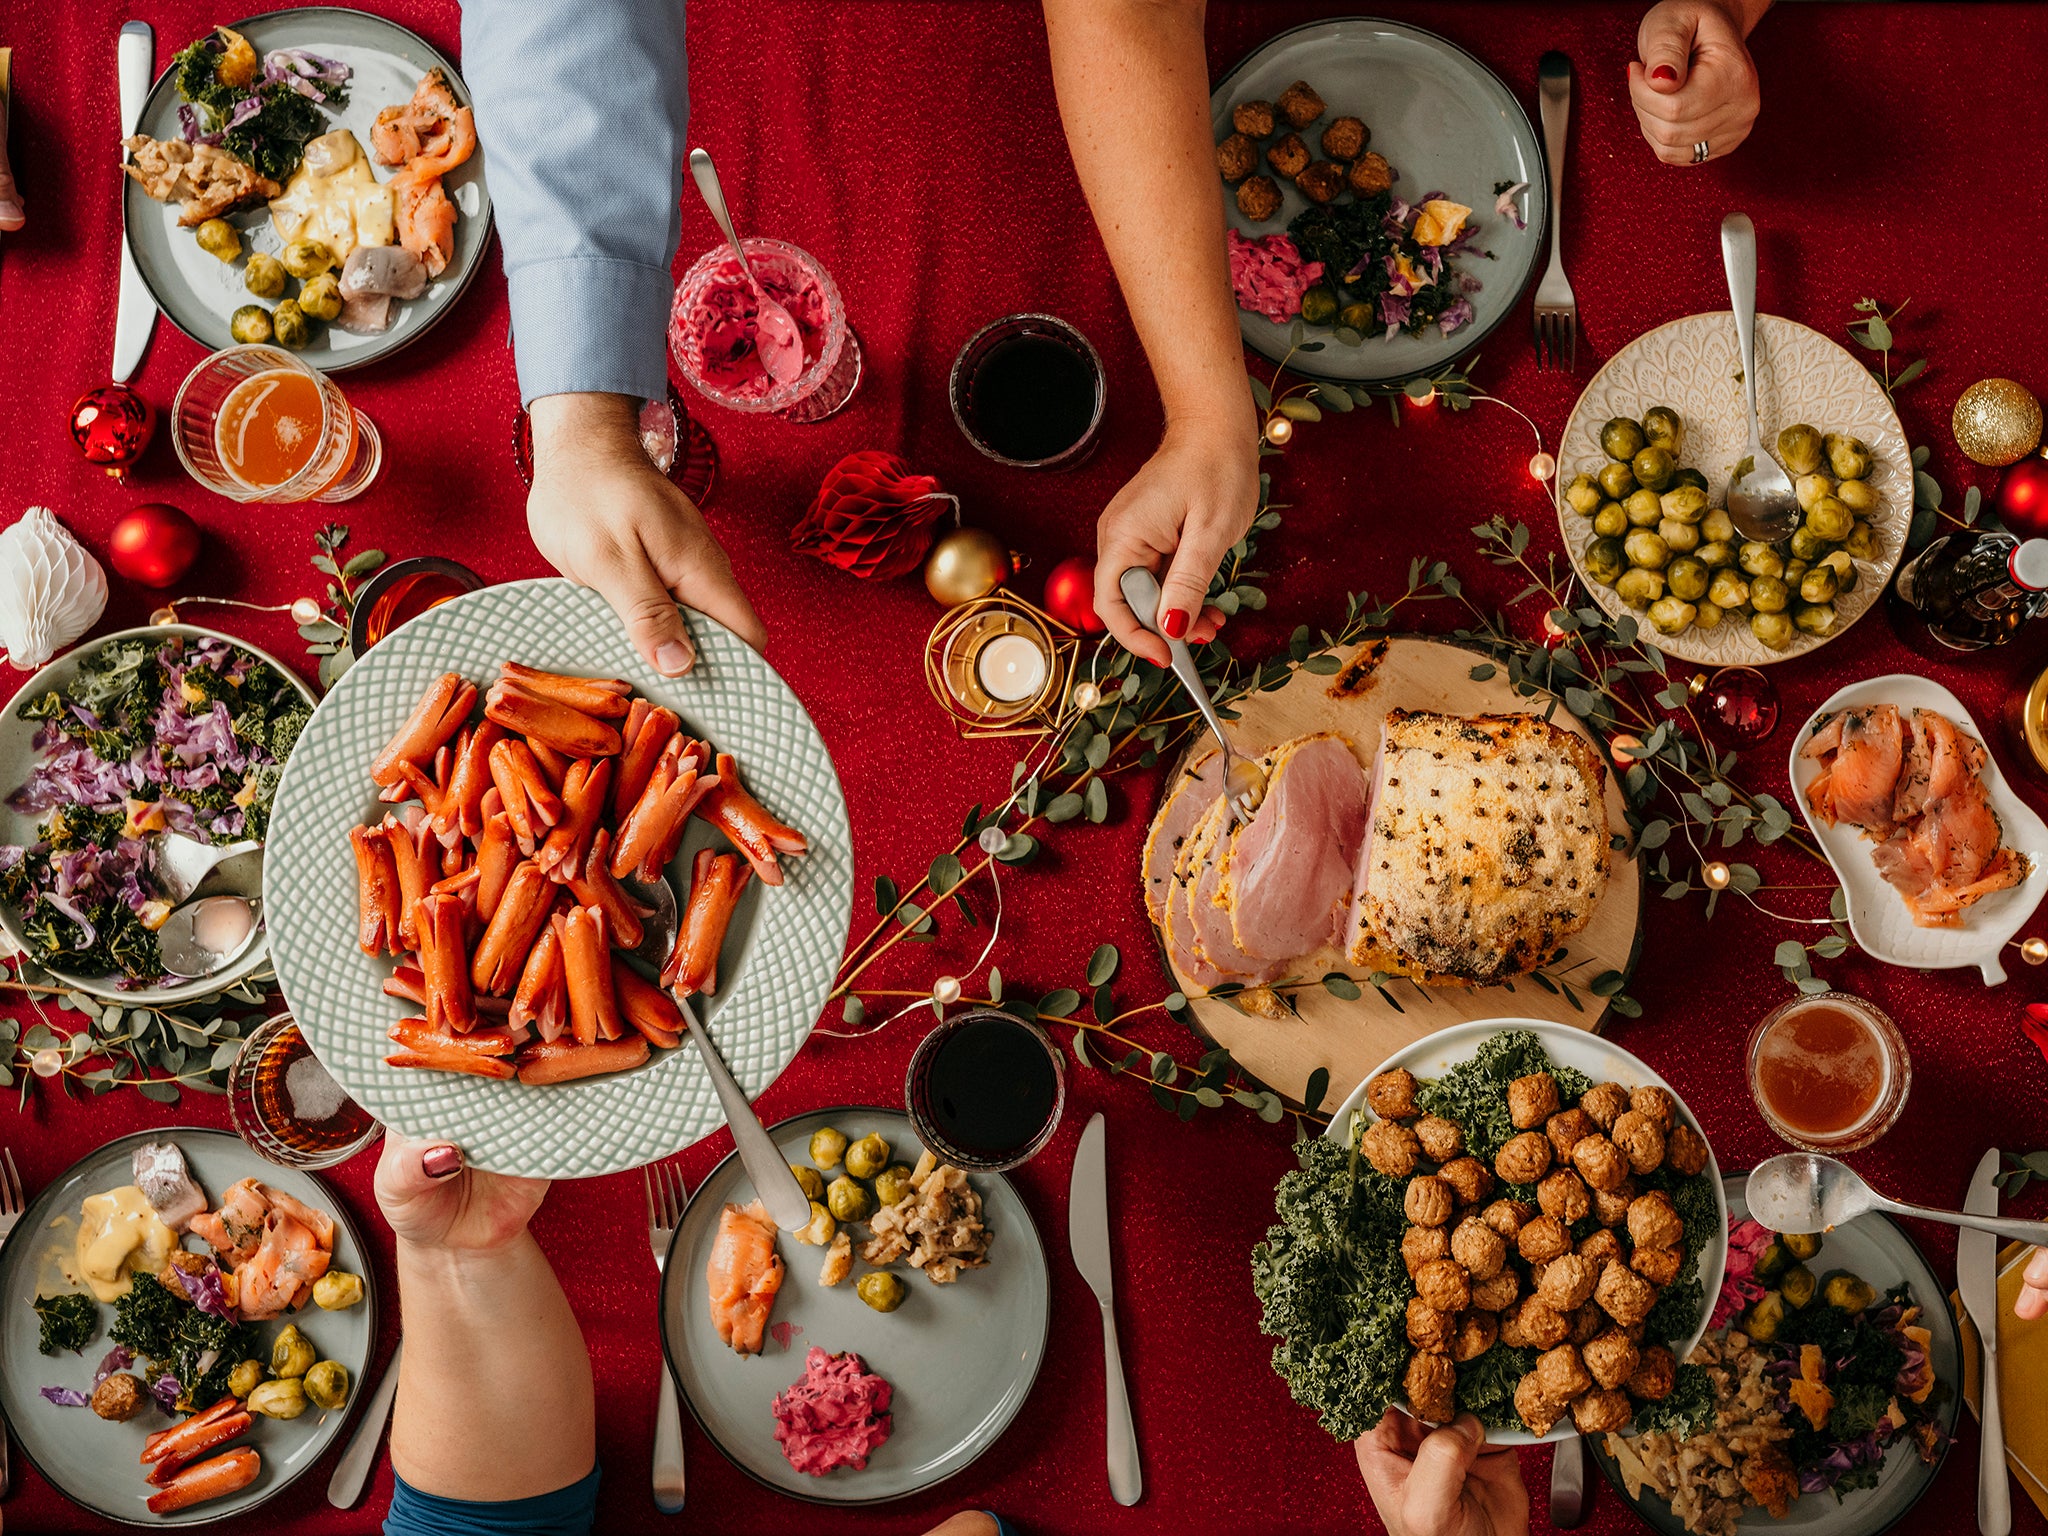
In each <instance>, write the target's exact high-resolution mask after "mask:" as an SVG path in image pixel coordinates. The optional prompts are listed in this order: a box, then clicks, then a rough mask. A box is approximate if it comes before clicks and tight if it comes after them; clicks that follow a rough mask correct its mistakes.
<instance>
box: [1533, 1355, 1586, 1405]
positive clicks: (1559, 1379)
mask: <svg viewBox="0 0 2048 1536" xmlns="http://www.w3.org/2000/svg"><path fill="white" fill-rule="evenodd" d="M1536 1385H1537V1386H1538V1387H1540V1388H1542V1389H1543V1395H1544V1396H1545V1397H1547V1398H1549V1399H1550V1400H1551V1401H1552V1402H1553V1403H1568V1402H1570V1401H1571V1400H1572V1399H1573V1398H1575V1397H1577V1396H1578V1395H1579V1394H1580V1393H1581V1392H1584V1391H1585V1390H1586V1389H1587V1388H1589V1387H1591V1386H1592V1385H1593V1378H1592V1377H1591V1376H1589V1375H1587V1374H1586V1363H1585V1362H1584V1361H1583V1360H1581V1359H1580V1358H1579V1352H1578V1350H1577V1349H1575V1348H1574V1347H1573V1346H1572V1345H1570V1344H1560V1345H1558V1346H1557V1347H1556V1348H1555V1349H1549V1350H1545V1351H1544V1352H1543V1354H1542V1355H1541V1356H1539V1357H1538V1359H1537V1361H1536Z"/></svg>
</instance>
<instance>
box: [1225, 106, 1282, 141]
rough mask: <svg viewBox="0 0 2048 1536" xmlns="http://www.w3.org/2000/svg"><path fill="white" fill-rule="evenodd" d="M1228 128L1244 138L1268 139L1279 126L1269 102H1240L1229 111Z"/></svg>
mask: <svg viewBox="0 0 2048 1536" xmlns="http://www.w3.org/2000/svg"><path fill="white" fill-rule="evenodd" d="M1230 126H1231V127H1233V128H1235V129H1236V130H1237V131H1238V132H1239V133H1241V134H1243V135H1244V136H1245V137H1246V138H1251V139H1270V138H1271V137H1273V130H1274V128H1276V127H1277V126H1279V125H1278V124H1277V123H1276V122H1275V120H1274V117H1273V103H1271V102H1270V101H1241V102H1239V103H1238V104H1237V105H1236V106H1235V107H1232V108H1231V109H1230Z"/></svg>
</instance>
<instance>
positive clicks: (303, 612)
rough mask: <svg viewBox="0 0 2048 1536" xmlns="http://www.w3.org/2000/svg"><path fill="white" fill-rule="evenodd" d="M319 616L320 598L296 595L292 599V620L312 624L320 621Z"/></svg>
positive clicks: (296, 622) (297, 622)
mask: <svg viewBox="0 0 2048 1536" xmlns="http://www.w3.org/2000/svg"><path fill="white" fill-rule="evenodd" d="M319 618H320V600H319V599H318V598H315V597H295V598H293V599H292V622H293V623H294V624H312V623H316V622H318V620H319Z"/></svg>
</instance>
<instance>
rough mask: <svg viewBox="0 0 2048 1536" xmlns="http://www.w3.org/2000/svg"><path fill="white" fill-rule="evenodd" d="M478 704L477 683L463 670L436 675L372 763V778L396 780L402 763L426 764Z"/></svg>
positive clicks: (384, 782) (393, 781) (389, 781)
mask: <svg viewBox="0 0 2048 1536" xmlns="http://www.w3.org/2000/svg"><path fill="white" fill-rule="evenodd" d="M475 707H476V686H475V685H474V684H473V683H471V682H469V681H468V679H466V678H464V677H463V675H462V674H461V673H460V672H444V673H442V674H441V675H440V676H439V677H437V678H435V679H434V681H433V683H432V685H430V686H429V687H428V689H427V691H426V692H425V693H424V694H423V695H421V697H420V701H419V703H418V704H416V705H414V706H413V711H412V715H411V716H410V718H408V719H407V720H406V722H405V724H404V725H402V726H400V727H399V728H398V734H397V735H396V736H393V737H392V738H391V741H390V744H389V745H388V746H386V747H385V748H384V750H383V751H382V752H379V753H378V754H377V757H376V760H375V761H374V762H372V763H371V764H370V778H371V780H372V782H374V783H378V784H395V783H397V782H398V765H399V764H400V763H404V762H409V763H412V764H413V765H414V766H415V767H418V766H420V765H423V764H425V763H426V762H427V761H428V760H430V759H431V758H432V757H433V755H434V753H435V752H436V751H437V750H438V749H439V748H440V746H441V744H442V743H443V742H445V741H447V740H448V738H449V737H451V736H453V735H454V734H455V733H456V732H457V731H459V730H461V729H462V727H463V725H464V723H465V722H467V721H468V719H469V712H470V711H471V710H472V709H474V708H475Z"/></svg>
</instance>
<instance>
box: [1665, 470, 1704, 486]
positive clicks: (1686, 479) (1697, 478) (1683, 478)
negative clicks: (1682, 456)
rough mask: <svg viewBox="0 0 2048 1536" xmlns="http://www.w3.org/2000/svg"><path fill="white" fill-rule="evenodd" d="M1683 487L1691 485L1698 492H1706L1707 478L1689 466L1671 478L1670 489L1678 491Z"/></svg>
mask: <svg viewBox="0 0 2048 1536" xmlns="http://www.w3.org/2000/svg"><path fill="white" fill-rule="evenodd" d="M1681 485H1689V486H1691V487H1692V488H1693V489H1694V490H1696V491H1704V490H1706V489H1707V488H1708V487H1707V477H1706V476H1705V475H1703V474H1701V473H1700V472H1699V471H1698V470H1696V469H1694V468H1693V467H1692V466H1691V465H1690V464H1688V465H1686V466H1684V467H1683V468H1682V469H1680V470H1679V471H1678V473H1677V474H1675V475H1673V476H1672V477H1671V485H1670V487H1669V489H1672V490H1676V489H1677V488H1678V487H1679V486H1681Z"/></svg>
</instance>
